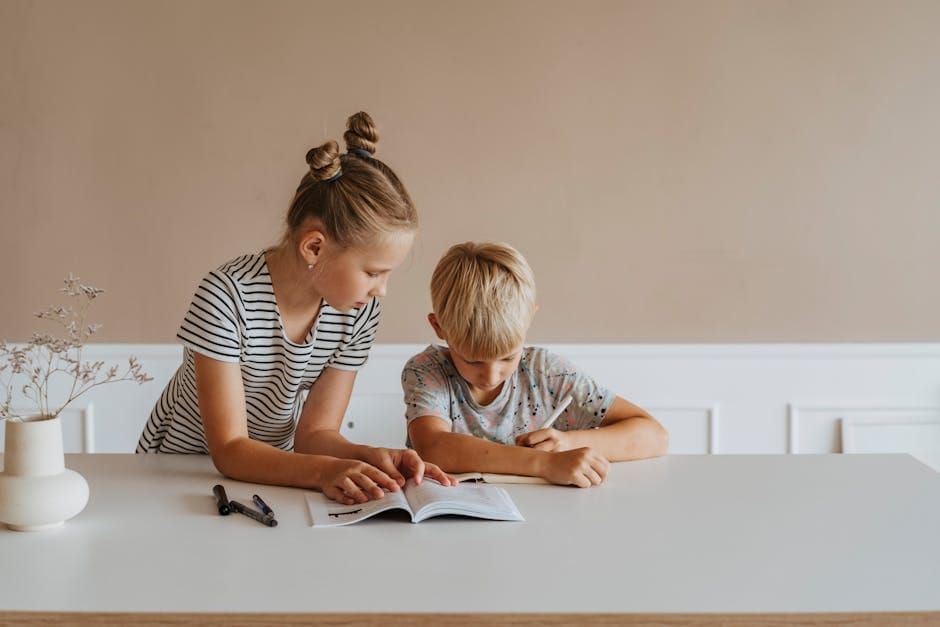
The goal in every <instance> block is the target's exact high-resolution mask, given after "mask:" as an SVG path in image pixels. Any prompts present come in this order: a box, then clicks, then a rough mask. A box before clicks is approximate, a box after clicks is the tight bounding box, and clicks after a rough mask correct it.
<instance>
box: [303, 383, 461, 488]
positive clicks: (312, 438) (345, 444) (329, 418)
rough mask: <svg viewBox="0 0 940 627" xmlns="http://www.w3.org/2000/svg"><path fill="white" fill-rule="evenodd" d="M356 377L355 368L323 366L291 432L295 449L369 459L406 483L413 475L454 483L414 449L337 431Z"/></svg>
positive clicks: (449, 483)
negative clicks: (381, 445)
mask: <svg viewBox="0 0 940 627" xmlns="http://www.w3.org/2000/svg"><path fill="white" fill-rule="evenodd" d="M355 381H356V371H355V370H339V369H337V368H324V369H323V372H321V373H320V376H319V377H318V378H317V380H316V382H315V383H314V384H313V386H312V387H311V388H310V392H309V394H307V400H306V402H305V403H304V408H303V412H301V415H300V420H299V421H298V422H297V431H296V432H295V434H294V450H295V451H297V452H298V453H310V454H320V455H333V456H336V457H346V458H351V459H359V460H362V461H365V462H368V463H369V464H372V465H373V466H375V467H376V468H378V469H379V470H381V471H383V472H384V474H386V475H387V476H389V477H390V478H391V480H392V481H394V482H395V483H397V484H398V485H404V484H405V476H409V477H413V478H414V480H415V482H416V483H420V482H421V479H422V478H423V477H424V476H428V477H431V478H432V479H434V480H436V481H438V482H439V483H441V484H442V485H453V484H455V483H456V481H455V480H454V479H453V478H451V477H449V476H447V475H446V474H445V473H444V472H442V471H441V469H440V468H438V467H437V466H435V465H434V464H425V462H424V461H423V460H422V459H421V457H419V456H418V454H417V453H416V452H415V451H411V450H406V449H388V448H379V447H374V446H367V445H364V444H355V443H353V442H350V441H349V440H347V439H346V438H345V437H344V436H343V435H342V434H341V433H340V431H339V430H340V427H341V426H342V422H343V416H344V415H345V414H346V407H347V406H348V405H349V398H350V396H351V395H352V390H353V383H355Z"/></svg>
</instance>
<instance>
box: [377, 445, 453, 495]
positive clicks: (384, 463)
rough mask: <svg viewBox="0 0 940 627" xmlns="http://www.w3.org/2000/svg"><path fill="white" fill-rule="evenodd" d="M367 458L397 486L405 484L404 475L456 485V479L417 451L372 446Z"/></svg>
mask: <svg viewBox="0 0 940 627" xmlns="http://www.w3.org/2000/svg"><path fill="white" fill-rule="evenodd" d="M367 460H368V461H369V462H370V463H371V464H373V465H374V466H376V467H377V468H379V469H381V470H382V471H384V472H385V473H386V474H387V475H388V476H389V477H391V478H392V479H393V480H394V481H395V482H396V483H397V484H398V485H399V486H403V485H405V477H411V478H412V479H414V480H415V483H421V481H422V480H423V479H424V477H429V478H431V479H434V480H435V481H437V482H438V483H440V484H441V485H443V486H451V485H457V480H456V479H454V478H453V477H451V476H450V475H448V474H446V473H445V472H444V471H443V470H441V469H440V468H438V467H437V466H436V465H435V464H432V463H430V462H425V461H424V460H423V459H421V457H420V456H419V455H418V453H417V452H415V451H413V450H411V449H400V448H373V449H372V450H371V451H370V453H369V455H367Z"/></svg>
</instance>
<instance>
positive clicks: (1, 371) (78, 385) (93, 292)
mask: <svg viewBox="0 0 940 627" xmlns="http://www.w3.org/2000/svg"><path fill="white" fill-rule="evenodd" d="M61 291H62V292H63V293H65V295H66V296H68V297H69V298H72V299H75V300H77V301H78V305H77V306H76V307H72V306H65V307H61V306H58V307H57V306H51V307H49V308H47V309H45V310H44V311H40V312H37V313H36V314H35V315H36V317H37V318H39V319H40V320H46V321H49V322H53V323H55V324H56V325H58V326H60V327H62V329H63V330H64V331H65V335H64V336H63V337H58V336H54V335H51V334H48V333H34V334H33V336H32V337H31V338H30V340H29V342H27V343H26V344H23V345H18V346H17V345H12V344H7V343H6V342H5V341H3V340H0V394H2V396H0V399H2V400H0V420H4V419H9V420H18V419H20V418H22V416H19V415H17V414H15V413H14V412H13V408H12V404H13V390H14V389H16V390H18V391H19V393H20V394H22V396H23V397H24V398H26V399H27V400H28V401H30V402H31V403H33V405H34V407H35V409H36V412H35V413H38V414H39V415H42V416H49V417H50V418H54V417H56V416H58V415H59V414H61V413H62V410H64V409H65V408H66V407H68V406H69V404H70V403H71V402H72V401H74V400H75V399H77V398H78V397H79V396H81V395H82V394H85V393H86V392H88V391H89V390H91V389H92V388H95V387H98V386H99V385H104V384H105V383H116V382H118V381H133V382H135V383H138V384H142V383H146V382H147V381H152V380H153V379H152V377H150V376H148V375H147V374H146V373H145V372H144V371H143V369H142V367H141V365H140V363H139V362H138V361H137V358H136V357H134V356H133V355H131V356H130V357H129V358H128V360H127V366H126V368H125V369H123V371H122V370H121V368H119V367H118V366H116V365H112V366H109V367H108V368H107V369H106V370H104V371H103V372H102V369H104V367H105V363H104V362H103V361H86V362H83V361H82V349H83V348H84V346H85V343H86V342H87V341H88V338H89V337H91V336H92V335H94V334H95V332H96V331H98V329H99V328H101V325H99V324H86V323H85V314H86V312H87V311H88V308H89V307H90V306H91V303H92V301H94V300H95V299H96V298H97V297H98V296H100V295H101V294H103V293H104V290H101V289H98V288H97V287H91V286H88V285H82V283H81V279H79V278H78V277H77V276H73V275H72V274H71V273H69V275H68V277H66V279H65V286H64V287H63V288H61ZM54 376H55V377H66V378H67V379H68V380H70V381H71V387H70V389H69V393H68V398H66V399H65V402H63V403H62V404H61V405H53V404H52V402H50V399H49V389H50V381H51V380H52V378H53V377H54ZM21 380H22V381H25V383H21V384H20V383H18V381H21Z"/></svg>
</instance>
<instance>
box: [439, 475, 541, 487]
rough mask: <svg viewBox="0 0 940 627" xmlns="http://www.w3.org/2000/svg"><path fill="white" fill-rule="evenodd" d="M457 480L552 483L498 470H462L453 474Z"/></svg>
mask: <svg viewBox="0 0 940 627" xmlns="http://www.w3.org/2000/svg"><path fill="white" fill-rule="evenodd" d="M451 476H452V477H454V478H455V479H456V480H457V481H470V482H474V481H482V482H484V483H541V484H545V485H551V482H550V481H547V480H545V479H542V478H541V477H530V476H528V475H507V474H502V473H498V472H462V473H458V474H456V475H451Z"/></svg>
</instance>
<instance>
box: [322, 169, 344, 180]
mask: <svg viewBox="0 0 940 627" xmlns="http://www.w3.org/2000/svg"><path fill="white" fill-rule="evenodd" d="M341 176H343V168H340V169H339V170H337V171H336V174H334V175H333V176H331V177H330V178H328V179H323V182H324V183H332V182H333V181H335V180H336V179H338V178H339V177H341Z"/></svg>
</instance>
